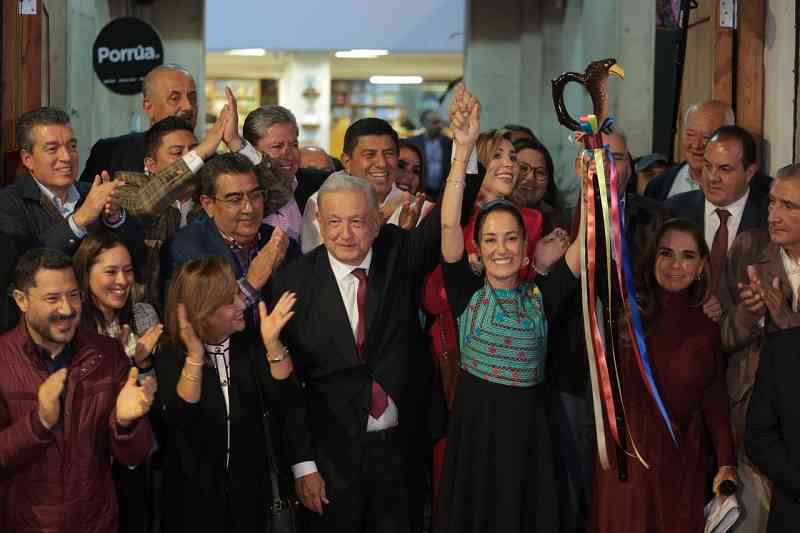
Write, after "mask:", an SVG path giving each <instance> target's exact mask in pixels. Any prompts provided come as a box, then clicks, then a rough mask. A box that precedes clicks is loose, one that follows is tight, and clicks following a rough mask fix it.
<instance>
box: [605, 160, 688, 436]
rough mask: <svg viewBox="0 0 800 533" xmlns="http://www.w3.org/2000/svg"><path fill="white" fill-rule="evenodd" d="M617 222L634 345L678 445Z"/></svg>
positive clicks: (621, 220)
mask: <svg viewBox="0 0 800 533" xmlns="http://www.w3.org/2000/svg"><path fill="white" fill-rule="evenodd" d="M610 160H611V162H612V163H611V164H612V165H613V164H614V163H613V161H614V158H613V157H610ZM619 224H620V231H621V232H622V239H620V240H621V241H622V265H623V275H624V277H625V289H626V291H627V293H628V305H629V307H630V310H631V321H632V322H633V332H634V335H636V345H637V346H638V347H639V355H641V358H642V366H644V369H645V374H646V376H647V384H648V385H649V388H650V391H651V394H652V396H653V400H655V402H656V405H657V406H658V410H659V412H660V413H661V418H663V419H664V423H666V424H667V429H668V430H669V434H670V436H672V442H673V443H675V446H678V439H677V438H676V437H675V432H674V431H673V430H672V422H671V421H670V417H669V413H668V412H667V407H666V406H665V405H664V401H663V400H662V399H661V395H660V394H659V392H658V387H657V386H656V380H655V378H654V377H653V368H652V366H651V365H650V358H649V357H648V355H647V344H646V343H645V340H644V327H643V326H642V317H641V315H639V306H638V304H637V302H636V290H635V289H634V286H633V274H632V271H631V264H630V257H629V253H628V243H627V241H626V239H625V216H624V214H622V213H620V217H619Z"/></svg>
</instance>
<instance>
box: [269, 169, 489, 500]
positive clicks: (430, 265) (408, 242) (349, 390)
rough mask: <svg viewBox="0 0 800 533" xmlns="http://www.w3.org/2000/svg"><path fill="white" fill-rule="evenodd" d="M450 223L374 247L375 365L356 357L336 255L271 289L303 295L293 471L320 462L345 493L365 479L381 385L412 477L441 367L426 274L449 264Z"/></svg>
mask: <svg viewBox="0 0 800 533" xmlns="http://www.w3.org/2000/svg"><path fill="white" fill-rule="evenodd" d="M479 187H480V180H479V178H478V176H469V177H468V182H467V190H466V191H465V198H464V202H465V203H466V204H467V205H473V204H474V202H475V197H476V196H477V191H478V188H479ZM440 246H441V216H440V208H439V207H438V206H437V207H435V208H434V209H433V210H432V211H431V213H430V214H429V215H428V216H427V217H426V218H425V220H424V221H423V222H422V224H421V225H420V226H418V227H417V228H415V229H413V230H411V231H405V230H403V229H401V228H399V227H397V226H394V225H390V224H386V225H384V226H382V227H381V229H380V233H379V235H378V237H377V238H376V239H375V241H374V242H373V244H372V262H371V265H370V269H369V275H368V276H369V277H368V286H367V301H366V313H365V314H366V316H365V317H364V319H365V320H366V341H365V345H364V352H365V353H366V354H367V360H366V361H362V360H360V359H359V357H358V356H357V354H356V345H355V339H354V338H353V333H352V329H351V327H350V322H349V321H348V319H347V313H346V311H345V308H344V303H343V302H342V296H341V293H340V292H339V287H338V285H337V283H336V279H335V278H334V275H333V270H332V269H331V265H330V260H329V258H328V251H327V249H326V248H325V246H319V247H317V248H316V249H314V250H313V251H311V252H310V253H308V254H306V255H304V256H303V257H301V258H300V259H298V260H297V261H295V262H294V263H293V264H292V268H290V269H284V270H283V271H281V272H280V273H279V274H278V276H277V277H275V278H274V279H273V280H272V287H271V291H270V293H271V297H270V300H271V301H273V302H275V301H276V300H277V298H278V297H279V296H280V295H281V294H282V293H283V292H284V291H293V292H295V293H296V294H297V303H296V304H295V308H294V311H295V315H294V318H292V320H291V321H290V322H289V323H288V324H287V325H286V327H285V328H284V330H283V334H282V339H283V342H284V343H285V344H286V346H287V347H288V348H289V350H290V352H291V354H292V359H293V361H294V364H295V372H296V378H292V379H289V380H284V382H281V386H282V387H284V388H289V389H291V388H294V390H295V391H296V390H297V389H299V383H298V382H299V381H302V382H304V383H305V385H306V386H305V388H304V389H302V390H303V392H302V394H299V395H298V394H293V395H291V397H294V398H296V397H301V398H302V397H303V396H304V397H305V401H300V402H294V401H289V400H285V399H286V398H289V397H290V394H289V393H287V392H281V404H282V409H283V411H284V415H283V417H282V418H283V420H284V421H285V424H286V427H285V431H286V433H285V438H286V445H285V450H286V456H287V460H288V463H289V464H290V465H293V464H297V463H300V462H304V461H316V464H317V467H318V468H319V470H320V473H321V474H322V476H323V478H324V479H325V481H326V483H327V484H328V485H329V486H332V487H334V488H336V489H341V488H343V487H346V486H348V485H349V484H350V483H351V482H352V481H353V479H355V478H357V476H358V472H359V471H360V464H361V455H362V440H361V437H362V436H363V434H364V433H365V431H366V427H367V416H368V412H369V407H370V405H371V399H372V395H371V384H372V381H373V380H376V381H377V382H378V383H380V384H381V386H382V387H383V388H384V390H385V391H386V392H387V393H388V394H389V396H390V397H391V398H392V400H393V401H394V402H395V404H396V405H397V409H398V412H399V418H400V424H399V426H398V434H399V436H400V438H398V439H397V441H396V442H398V444H397V445H398V449H397V451H396V453H394V454H391V456H392V458H393V460H395V459H396V461H398V464H396V465H393V466H391V465H387V471H389V472H397V471H400V472H402V471H403V468H404V465H405V461H406V458H407V457H408V455H409V453H410V447H411V446H412V445H414V444H415V442H414V439H415V438H416V437H418V436H419V434H420V427H421V426H422V425H423V424H426V423H427V420H428V418H427V415H428V406H429V404H430V398H431V392H430V391H431V383H432V376H433V365H432V359H431V357H430V355H429V354H428V350H427V342H426V339H425V336H424V335H423V333H422V330H421V328H420V322H419V309H420V296H421V291H422V284H423V280H424V277H425V275H426V274H427V273H428V272H430V271H432V270H433V269H434V267H435V266H436V265H437V264H438V263H439V261H440V257H441V251H440Z"/></svg>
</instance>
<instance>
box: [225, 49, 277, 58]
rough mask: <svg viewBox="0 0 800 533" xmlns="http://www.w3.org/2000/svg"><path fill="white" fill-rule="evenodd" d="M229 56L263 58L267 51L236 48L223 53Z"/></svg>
mask: <svg viewBox="0 0 800 533" xmlns="http://www.w3.org/2000/svg"><path fill="white" fill-rule="evenodd" d="M225 53H226V54H227V55H229V56H265V55H267V51H266V50H264V49H263V48H236V49H234V50H228V51H227V52H225Z"/></svg>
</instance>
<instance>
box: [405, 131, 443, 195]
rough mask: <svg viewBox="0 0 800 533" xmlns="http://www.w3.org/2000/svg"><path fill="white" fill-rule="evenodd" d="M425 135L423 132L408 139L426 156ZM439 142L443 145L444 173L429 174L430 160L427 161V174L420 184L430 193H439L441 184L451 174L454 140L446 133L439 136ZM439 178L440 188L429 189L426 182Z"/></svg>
mask: <svg viewBox="0 0 800 533" xmlns="http://www.w3.org/2000/svg"><path fill="white" fill-rule="evenodd" d="M425 137H426V135H425V134H424V133H423V134H421V135H414V136H413V137H409V138H408V139H406V140H407V141H408V142H410V143H412V144H414V145H415V146H416V147H417V148H419V150H420V152H422V157H423V158H424V157H425ZM439 142H440V143H441V145H442V175H441V177H437V176H430V177H429V176H428V171H429V166H428V162H427V161H425V175H424V176H423V177H422V183H420V186H421V187H423V188H424V189H425V192H428V193H438V192H439V190H441V186H442V185H443V184H444V180H445V179H447V175H448V174H450V158H451V157H452V155H453V140H452V139H449V138H447V137H445V136H444V135H440V136H439ZM437 178H438V181H439V188H437V189H429V188H428V187H426V186H425V184H426V182H433V181H434V180H436V179H437Z"/></svg>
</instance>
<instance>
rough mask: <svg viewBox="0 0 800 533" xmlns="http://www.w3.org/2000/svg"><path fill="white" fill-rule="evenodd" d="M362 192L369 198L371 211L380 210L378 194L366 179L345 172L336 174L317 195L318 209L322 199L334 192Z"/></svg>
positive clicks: (329, 178) (323, 185) (327, 180)
mask: <svg viewBox="0 0 800 533" xmlns="http://www.w3.org/2000/svg"><path fill="white" fill-rule="evenodd" d="M354 191H355V192H362V193H364V194H365V195H366V196H367V202H368V203H369V207H370V209H373V210H375V211H377V210H378V209H380V204H378V194H377V193H376V192H375V187H373V186H372V184H371V183H370V182H368V181H367V180H365V179H364V178H358V177H356V176H351V175H350V174H348V173H347V172H345V171H344V170H340V171H339V172H334V173H333V174H331V175H330V176H328V179H326V180H325V182H324V183H323V184H322V187H320V188H319V192H318V193H317V207H319V206H320V205H322V197H323V196H324V195H326V194H328V193H332V192H354Z"/></svg>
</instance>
